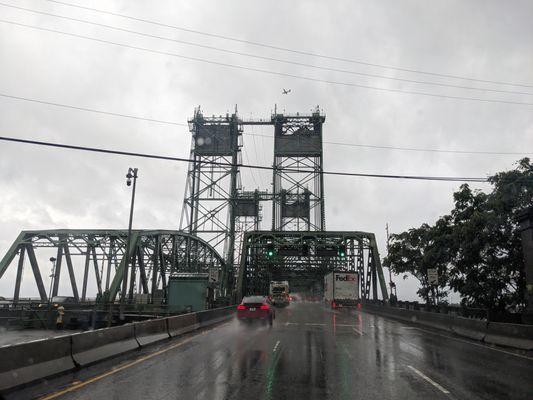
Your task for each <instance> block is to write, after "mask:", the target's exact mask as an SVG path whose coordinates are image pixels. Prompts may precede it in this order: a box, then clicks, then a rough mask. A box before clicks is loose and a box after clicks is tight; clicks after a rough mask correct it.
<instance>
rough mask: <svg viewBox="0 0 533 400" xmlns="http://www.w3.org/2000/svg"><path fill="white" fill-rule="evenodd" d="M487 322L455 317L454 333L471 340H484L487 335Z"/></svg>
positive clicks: (453, 321)
mask: <svg viewBox="0 0 533 400" xmlns="http://www.w3.org/2000/svg"><path fill="white" fill-rule="evenodd" d="M487 324H488V322H487V321H483V320H480V319H470V318H464V317H457V316H453V320H452V332H453V333H455V334H457V335H459V336H464V337H467V338H469V339H475V340H481V341H482V340H484V339H485V335H486V333H487Z"/></svg>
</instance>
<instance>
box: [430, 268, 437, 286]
mask: <svg viewBox="0 0 533 400" xmlns="http://www.w3.org/2000/svg"><path fill="white" fill-rule="evenodd" d="M428 283H429V284H430V285H438V284H439V272H438V271H437V268H428Z"/></svg>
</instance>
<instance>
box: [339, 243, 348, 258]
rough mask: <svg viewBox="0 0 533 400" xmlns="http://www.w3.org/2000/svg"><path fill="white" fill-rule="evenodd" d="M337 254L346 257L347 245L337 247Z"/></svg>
mask: <svg viewBox="0 0 533 400" xmlns="http://www.w3.org/2000/svg"><path fill="white" fill-rule="evenodd" d="M337 256H339V257H340V258H344V257H346V246H345V245H343V244H341V245H340V246H339V247H337Z"/></svg>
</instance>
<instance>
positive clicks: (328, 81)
mask: <svg viewBox="0 0 533 400" xmlns="http://www.w3.org/2000/svg"><path fill="white" fill-rule="evenodd" d="M0 22H3V23H6V24H11V25H15V26H21V27H25V28H30V29H35V30H40V31H44V32H52V33H57V34H60V35H66V36H71V37H76V38H80V39H86V40H91V41H94V42H98V43H104V44H110V45H113V46H121V47H125V48H128V49H133V50H140V51H145V52H149V53H153V54H161V55H165V56H171V57H177V58H181V59H184V60H190V61H197V62H202V63H206V64H212V65H218V66H222V67H228V68H232V69H239V70H246V71H253V72H260V73H263V74H268V75H276V76H283V77H286V78H295V79H300V80H305V81H312V82H320V83H327V84H332V85H340V86H348V87H357V88H363V89H371V90H377V91H382V92H390V93H404V94H414V95H420V96H428V97H433V98H443V99H453V100H468V101H479V102H485V103H502V104H514V105H526V106H533V103H527V102H520V101H511V100H497V99H484V98H478V97H464V96H451V95H444V94H436V93H427V92H419V91H414V90H402V89H391V88H383V87H378V86H371V85H363V84H357V83H352V82H341V81H332V80H328V79H319V78H312V77H308V76H303V75H295V74H289V73H285V72H279V71H271V70H266V69H261V68H254V67H246V66H243V65H236V64H229V63H223V62H218V61H213V60H208V59H204V58H198V57H190V56H184V55H181V54H177V53H171V52H166V51H160V50H154V49H149V48H146V47H139V46H133V45H129V44H124V43H118V42H113V41H110V40H104V39H97V38H94V37H90V36H85V35H79V34H75V33H70V32H64V31H60V30H56V29H50V28H42V27H38V26H34V25H28V24H23V23H19V22H14V21H8V20H4V19H0Z"/></svg>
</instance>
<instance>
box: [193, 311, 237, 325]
mask: <svg viewBox="0 0 533 400" xmlns="http://www.w3.org/2000/svg"><path fill="white" fill-rule="evenodd" d="M236 309H237V307H236V306H229V307H223V308H216V309H213V310H205V311H199V312H197V313H196V315H197V318H198V323H199V324H200V327H204V326H209V325H213V324H216V323H218V322H222V321H225V320H228V319H230V318H231V317H232V316H233V313H234V312H235V310H236Z"/></svg>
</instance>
